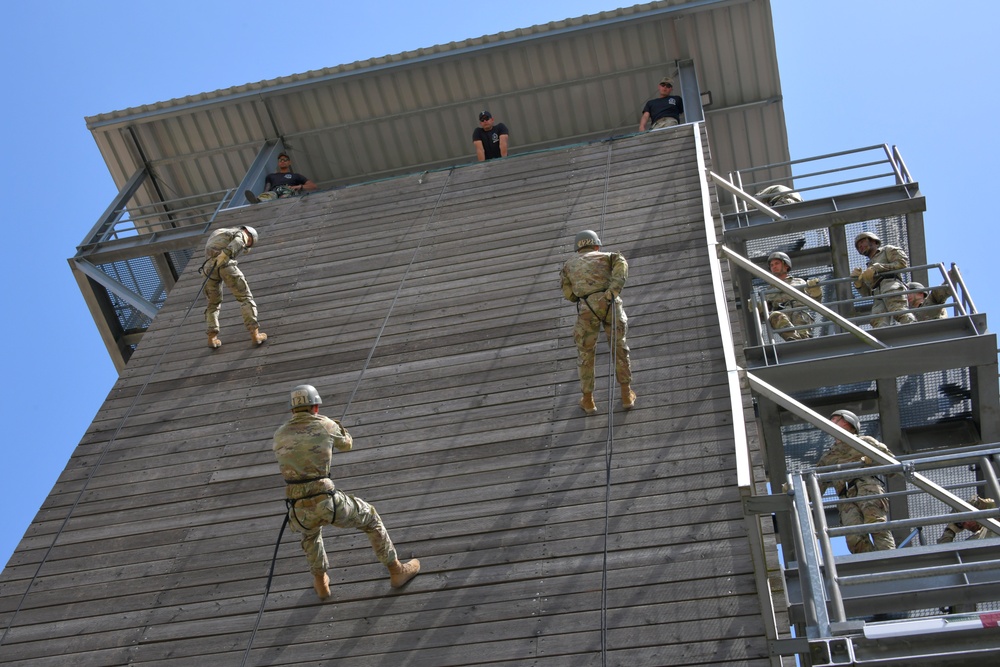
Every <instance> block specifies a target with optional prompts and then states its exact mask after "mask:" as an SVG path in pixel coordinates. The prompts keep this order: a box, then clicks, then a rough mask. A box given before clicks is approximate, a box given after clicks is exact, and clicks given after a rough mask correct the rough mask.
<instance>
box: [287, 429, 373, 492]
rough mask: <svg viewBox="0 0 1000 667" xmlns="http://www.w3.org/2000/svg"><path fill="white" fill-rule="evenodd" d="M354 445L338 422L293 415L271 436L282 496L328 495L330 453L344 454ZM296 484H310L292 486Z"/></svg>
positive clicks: (329, 485) (331, 487)
mask: <svg viewBox="0 0 1000 667" xmlns="http://www.w3.org/2000/svg"><path fill="white" fill-rule="evenodd" d="M353 443H354V441H353V439H352V438H351V435H350V434H349V433H348V432H347V430H346V429H345V428H344V427H343V426H341V425H340V422H338V421H336V420H335V419H330V418H329V417H324V416H323V415H314V414H312V413H311V412H296V413H295V414H293V415H292V417H291V419H289V420H288V421H286V422H285V423H284V424H282V425H281V427H280V428H279V429H278V430H277V431H275V433H274V456H275V458H277V459H278V466H279V467H280V468H281V476H282V477H284V478H285V483H286V484H287V486H286V487H285V495H286V496H287V497H288V498H304V497H306V496H309V495H313V494H316V493H322V492H323V491H332V490H333V488H334V485H333V482H332V481H331V480H330V479H329V476H330V464H331V463H332V459H333V450H334V449H337V450H338V451H341V452H346V451H349V450H350V449H351V446H352V445H353ZM296 480H312V481H308V482H303V483H295V481H296Z"/></svg>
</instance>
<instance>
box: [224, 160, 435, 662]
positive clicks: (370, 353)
mask: <svg viewBox="0 0 1000 667" xmlns="http://www.w3.org/2000/svg"><path fill="white" fill-rule="evenodd" d="M453 172H454V168H451V169H449V170H448V177H447V178H446V179H445V181H444V185H442V186H441V192H439V193H438V196H437V199H435V200H434V206H433V208H432V209H431V211H430V217H428V219H427V222H426V223H425V224H424V228H423V230H422V231H427V228H428V227H429V226H430V224H431V222H432V221H433V220H434V216H435V214H436V213H437V208H438V205H439V204H440V203H441V199H442V198H443V197H444V193H445V190H447V188H448V183H449V182H451V175H452V173H453ZM421 178H422V177H421ZM420 182H421V183H422V182H423V181H420ZM422 216H423V213H421V214H420V215H418V216H417V217H416V220H419V219H420V218H421V217H422ZM422 243H423V234H421V240H420V241H418V242H417V247H416V248H414V249H413V255H412V256H411V257H410V262H409V264H407V265H406V271H405V272H403V277H402V278H400V280H399V286H398V287H396V294H395V296H393V299H392V303H390V304H389V310H388V311H387V312H386V314H385V318H383V320H382V326H381V327H379V330H378V334H377V335H376V336H375V341H374V342H373V343H372V346H371V349H370V350H369V351H368V357H367V358H366V359H365V364H364V366H363V367H362V368H361V373H359V374H358V380H357V382H356V383H355V384H354V389H353V391H351V395H350V396H349V397H348V399H347V405H345V406H344V413H343V414H342V415H341V417H340V421H341V422H343V421H344V419H345V418H346V417H347V411H348V409H349V408H350V407H351V403H352V402H353V401H354V395H355V394H356V393H357V391H358V387H360V386H361V379H362V378H363V377H364V375H365V371H367V370H368V364H369V363H370V362H371V360H372V357H373V356H374V355H375V349H376V348H377V347H378V344H379V341H380V340H381V338H382V332H383V331H385V327H386V324H388V322H389V317H390V316H391V315H392V309H393V307H394V306H395V305H396V301H397V300H398V299H399V294H400V292H402V291H403V283H405V282H406V277H407V276H408V275H409V274H410V268H411V267H412V266H413V263H414V262H415V261H416V259H417V253H418V252H419V251H420V246H421V244H422ZM287 525H288V513H287V512H286V513H285V519H284V521H283V522H282V524H281V530H280V531H278V540H277V542H275V544H274V555H273V556H271V567H270V569H269V571H268V574H267V583H266V584H265V585H264V597H263V599H261V601H260V609H259V610H258V611H257V620H256V621H255V622H254V626H253V631H252V632H251V633H250V640H249V641H248V642H247V650H246V651H245V652H244V654H243V661H242V662H241V663H240V666H241V667H246V664H247V659H248V658H249V657H250V649H251V648H252V647H253V640H254V637H256V636H257V628H258V627H259V626H260V621H261V618H262V617H263V616H264V605H266V604H267V596H268V595H269V594H270V592H271V581H272V579H273V578H274V565H275V562H276V561H277V560H278V548H279V547H280V545H281V536H282V535H283V534H284V532H285V526H287Z"/></svg>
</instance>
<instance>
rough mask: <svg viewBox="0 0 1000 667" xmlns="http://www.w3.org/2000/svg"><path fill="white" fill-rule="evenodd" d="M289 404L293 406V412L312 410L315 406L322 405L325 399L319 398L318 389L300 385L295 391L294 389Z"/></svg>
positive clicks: (309, 385) (308, 385)
mask: <svg viewBox="0 0 1000 667" xmlns="http://www.w3.org/2000/svg"><path fill="white" fill-rule="evenodd" d="M288 402H289V403H290V404H291V406H292V410H297V409H299V408H311V407H312V406H314V405H322V404H323V399H321V398H320V397H319V392H318V391H316V387H314V386H312V385H311V384H300V385H299V386H297V387H296V388H295V389H292V395H291V396H290V397H289V399H288Z"/></svg>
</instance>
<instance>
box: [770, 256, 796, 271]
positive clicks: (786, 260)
mask: <svg viewBox="0 0 1000 667" xmlns="http://www.w3.org/2000/svg"><path fill="white" fill-rule="evenodd" d="M772 259H780V260H781V261H782V262H784V263H785V265H786V266H787V267H788V268H789V269H791V268H792V259H791V258H790V257H789V256H788V255H786V254H785V253H783V252H772V253H771V254H770V255H768V256H767V263H768V264H770V263H771V260H772Z"/></svg>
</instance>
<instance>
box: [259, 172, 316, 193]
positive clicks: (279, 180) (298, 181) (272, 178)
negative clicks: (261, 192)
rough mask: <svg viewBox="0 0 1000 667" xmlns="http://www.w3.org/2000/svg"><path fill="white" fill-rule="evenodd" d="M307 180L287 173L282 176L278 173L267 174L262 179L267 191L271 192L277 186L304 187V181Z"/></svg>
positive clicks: (299, 175)
mask: <svg viewBox="0 0 1000 667" xmlns="http://www.w3.org/2000/svg"><path fill="white" fill-rule="evenodd" d="M308 180H309V179H308V178H306V177H305V176H303V175H302V174H295V173H292V172H288V173H287V174H283V173H281V172H280V171H279V172H275V173H273V174H268V175H267V178H265V179H264V183H265V184H266V186H267V189H268V190H273V189H275V188H276V187H278V186H279V185H305V184H306V181H308Z"/></svg>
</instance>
